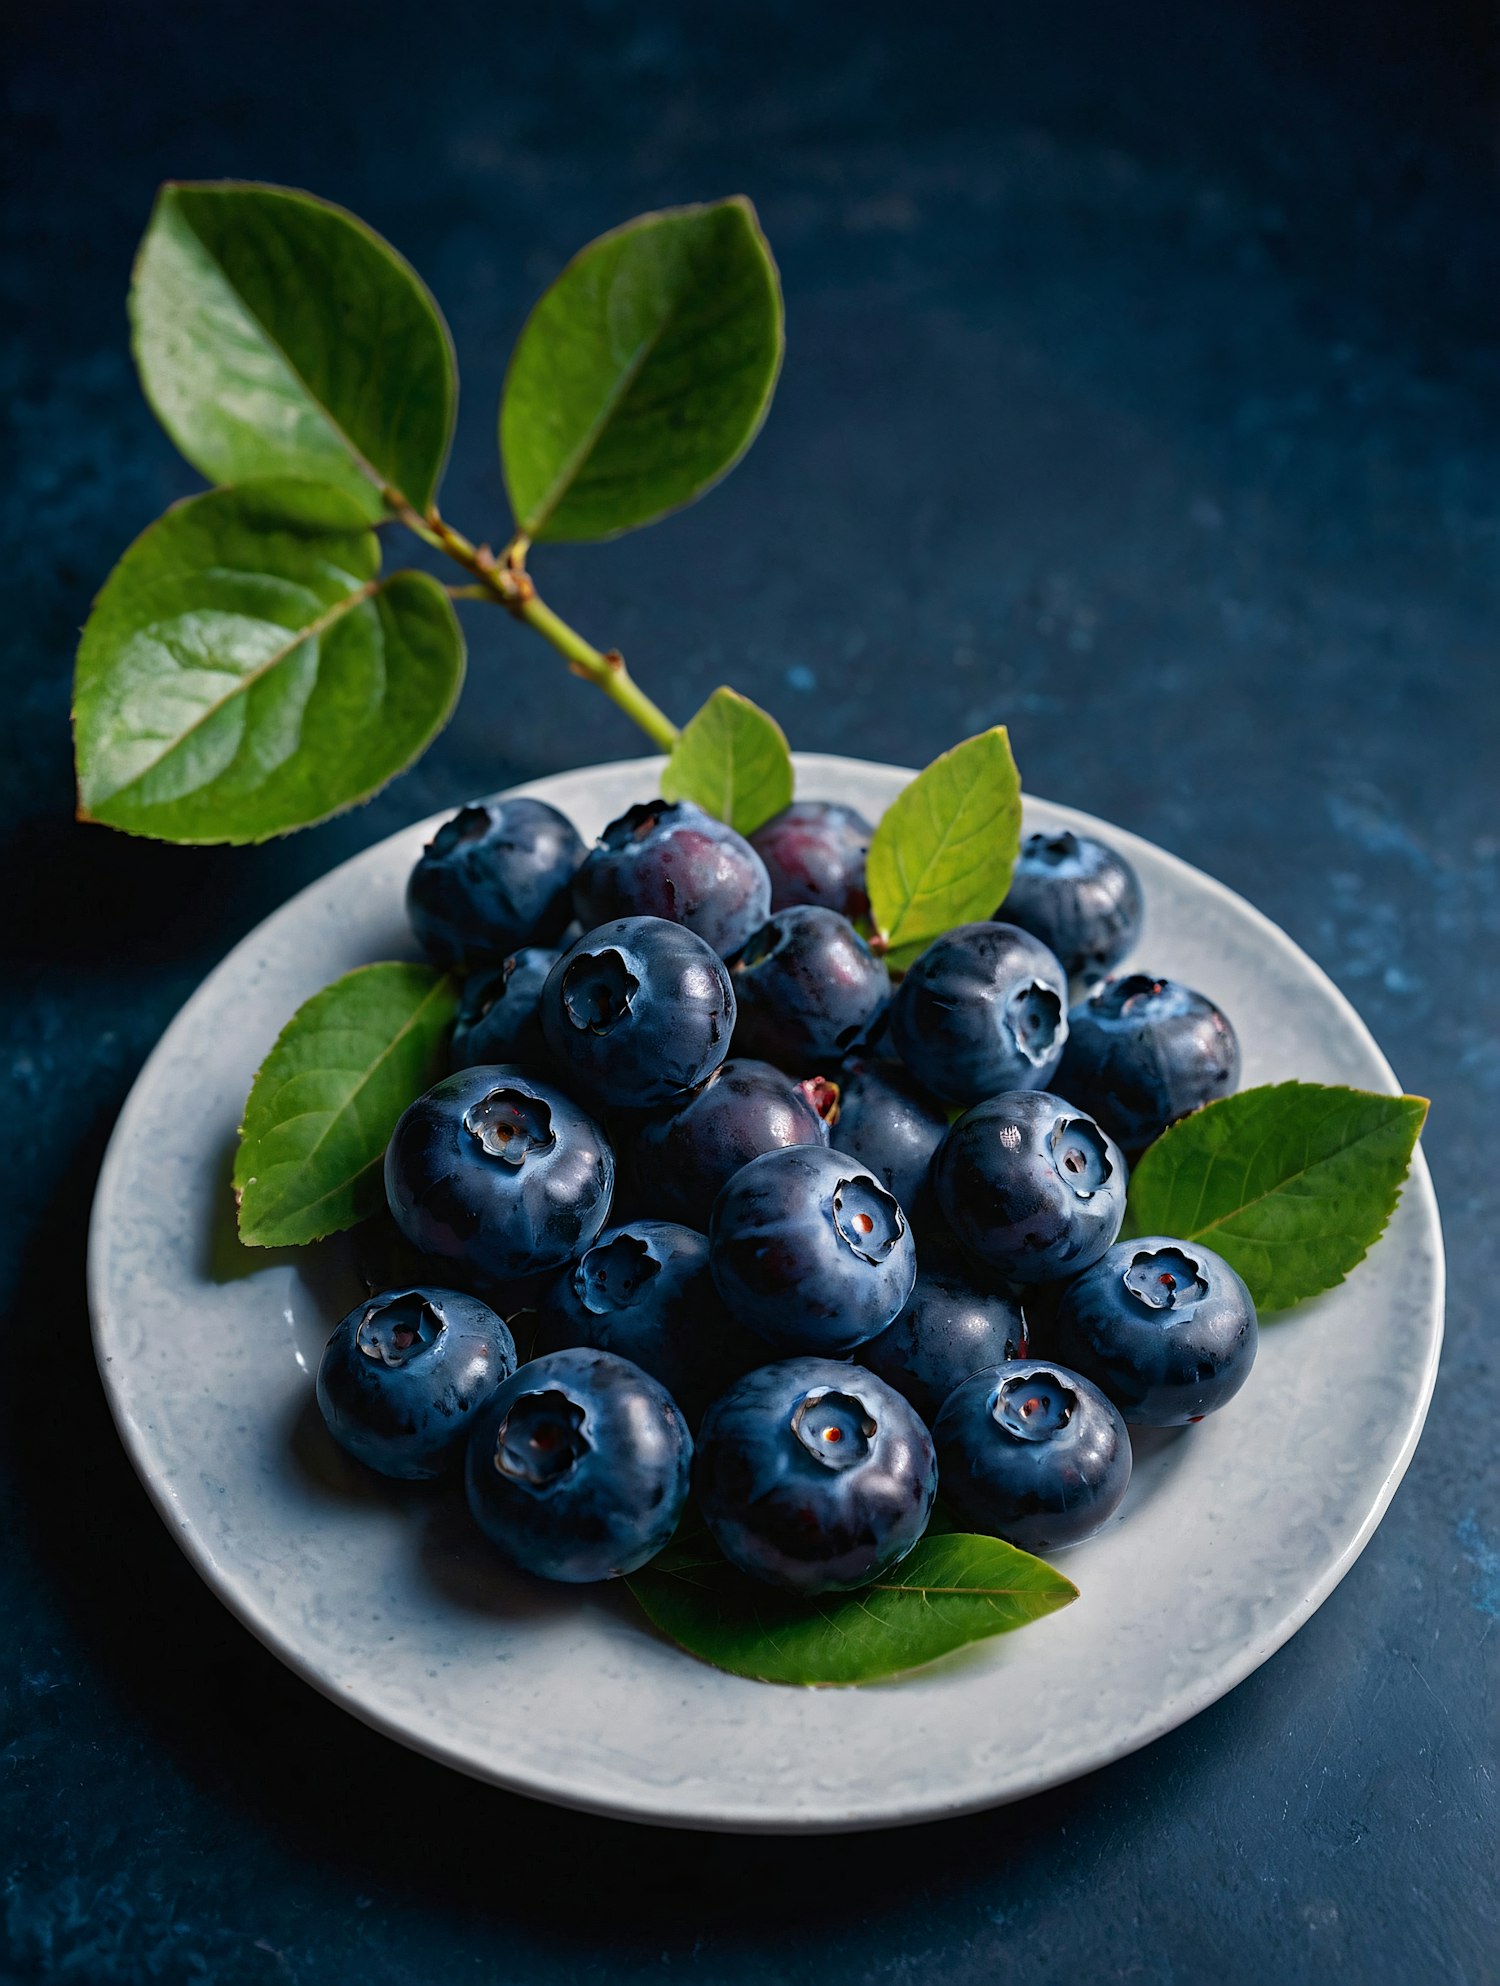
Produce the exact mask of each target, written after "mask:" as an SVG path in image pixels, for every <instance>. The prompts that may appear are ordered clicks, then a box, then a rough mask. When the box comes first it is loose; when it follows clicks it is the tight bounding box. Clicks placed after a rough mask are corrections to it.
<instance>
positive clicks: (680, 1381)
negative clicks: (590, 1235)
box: [533, 1220, 766, 1426]
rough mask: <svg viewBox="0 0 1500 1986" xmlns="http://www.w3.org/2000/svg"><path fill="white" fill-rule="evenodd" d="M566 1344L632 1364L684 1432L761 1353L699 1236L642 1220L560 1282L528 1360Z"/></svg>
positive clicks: (604, 1240) (589, 1253)
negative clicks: (727, 1298)
mask: <svg viewBox="0 0 1500 1986" xmlns="http://www.w3.org/2000/svg"><path fill="white" fill-rule="evenodd" d="M574 1345H592V1346H593V1347H594V1348H595V1349H596V1350H598V1351H603V1352H614V1353H615V1354H616V1355H617V1356H618V1357H620V1358H628V1359H630V1360H632V1361H633V1362H634V1363H635V1364H636V1365H638V1366H640V1368H641V1369H642V1371H643V1372H649V1373H650V1374H651V1377H652V1378H653V1379H656V1380H659V1381H660V1382H661V1384H662V1385H663V1386H665V1387H666V1389H667V1391H668V1392H669V1393H670V1394H671V1396H672V1398H673V1399H674V1400H675V1401H676V1402H677V1404H678V1406H680V1407H681V1408H682V1410H683V1413H684V1414H685V1415H686V1417H687V1420H688V1424H689V1426H691V1425H693V1424H694V1423H695V1422H696V1421H698V1420H699V1419H700V1418H701V1416H702V1413H703V1409H704V1408H705V1407H706V1406H707V1405H708V1403H709V1401H710V1400H712V1399H715V1398H716V1397H717V1396H718V1395H719V1394H720V1393H722V1392H723V1391H724V1389H725V1387H726V1386H728V1385H729V1384H730V1383H731V1382H732V1381H733V1380H735V1379H737V1378H738V1377H739V1376H740V1374H741V1373H742V1372H747V1371H748V1370H749V1369H750V1367H751V1366H753V1365H759V1364H760V1363H761V1361H762V1360H763V1359H764V1357H765V1351H766V1348H765V1345H764V1343H763V1342H762V1340H761V1339H759V1338H757V1337H755V1336H753V1335H752V1334H751V1333H750V1332H749V1331H745V1330H743V1329H742V1328H741V1327H740V1326H739V1325H738V1324H736V1323H734V1322H733V1320H732V1319H731V1318H730V1316H729V1313H728V1311H727V1310H726V1309H725V1308H724V1304H723V1301H722V1299H721V1298H720V1296H719V1292H718V1290H717V1289H716V1288H715V1287H714V1279H713V1275H712V1273H711V1272H710V1269H709V1266H708V1241H707V1239H706V1237H705V1236H703V1235H701V1234H696V1233H694V1231H693V1229H692V1228H690V1227H680V1226H679V1225H678V1224H677V1223H676V1222H675V1221H650V1220H640V1221H627V1222H625V1223H624V1224H623V1225H622V1226H619V1227H612V1228H608V1229H606V1231H605V1232H604V1233H603V1234H601V1235H600V1237H599V1239H598V1240H597V1241H596V1242H595V1243H594V1245H593V1246H592V1247H591V1248H589V1249H587V1250H585V1252H584V1253H583V1254H582V1255H581V1256H580V1257H579V1258H578V1260H577V1261H576V1262H574V1263H573V1264H572V1265H571V1266H570V1267H568V1268H566V1269H564V1270H563V1271H562V1273H561V1274H560V1275H559V1276H558V1278H557V1281H556V1283H555V1284H554V1285H553V1288H552V1290H551V1292H550V1293H549V1295H548V1296H547V1297H546V1298H545V1300H544V1301H543V1304H542V1309H541V1316H540V1318H539V1320H538V1323H537V1328H536V1335H535V1338H534V1340H533V1355H537V1354H541V1353H544V1352H554V1351H563V1350H566V1349H567V1348H569V1347H570V1346H574Z"/></svg>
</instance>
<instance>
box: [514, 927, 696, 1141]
mask: <svg viewBox="0 0 1500 1986" xmlns="http://www.w3.org/2000/svg"><path fill="white" fill-rule="evenodd" d="M541 1005H542V1032H543V1034H544V1035H545V1036H546V1040H547V1046H548V1047H549V1048H550V1049H551V1050H552V1053H553V1054H554V1055H555V1056H556V1058H557V1061H558V1064H559V1066H560V1067H561V1068H563V1069H565V1070H566V1071H567V1072H568V1075H569V1077H570V1078H571V1079H573V1080H575V1081H576V1082H578V1083H579V1084H580V1085H581V1087H582V1088H583V1089H584V1090H585V1091H586V1092H587V1093H588V1095H589V1096H591V1097H594V1098H597V1099H598V1101H599V1102H601V1103H605V1104H613V1105H616V1106H619V1107H621V1108H628V1109H649V1108H650V1107H651V1106H652V1105H653V1104H661V1103H666V1102H668V1101H669V1100H670V1099H672V1098H676V1097H680V1096H681V1095H682V1094H683V1092H684V1091H685V1090H690V1089H692V1088H694V1087H695V1086H696V1085H697V1084H698V1083H701V1082H703V1081H704V1080H705V1079H706V1078H707V1077H708V1076H709V1075H710V1074H711V1073H712V1072H713V1071H714V1070H715V1069H716V1068H718V1066H719V1064H720V1063H721V1062H722V1061H723V1060H724V1057H725V1056H726V1055H727V1054H728V1053H729V1038H730V1036H731V1034H732V1033H733V1032H734V1012H735V1006H734V988H733V987H732V986H731V984H730V982H729V973H728V970H727V969H726V967H725V965H724V961H723V960H722V959H721V958H720V957H719V955H718V953H717V952H715V951H714V950H713V948H712V947H711V946H710V945H708V944H706V943H705V942H704V941H703V939H702V938H700V937H698V936H696V935H695V934H694V933H693V932H692V931H689V930H687V929H686V928H685V927H684V926H683V925H681V924H673V923H669V922H668V921H667V920H666V919H665V918H661V917H622V918H620V919H618V920H617V921H616V922H615V923H613V924H604V925H601V926H599V928H598V929H597V930H593V931H586V932H585V933H584V935H583V936H582V937H581V938H580V939H579V940H578V942H577V944H576V945H574V946H573V947H572V949H571V950H569V951H566V952H564V953H563V955H562V957H561V958H560V959H559V960H558V962H557V964H556V965H555V966H554V967H553V968H552V971H551V972H550V973H549V974H548V977H547V983H546V985H545V986H544V987H543V989H542V1002H541Z"/></svg>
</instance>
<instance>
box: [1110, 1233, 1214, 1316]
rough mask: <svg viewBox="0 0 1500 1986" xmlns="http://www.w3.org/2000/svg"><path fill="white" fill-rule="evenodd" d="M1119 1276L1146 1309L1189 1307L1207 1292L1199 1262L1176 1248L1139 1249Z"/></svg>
mask: <svg viewBox="0 0 1500 1986" xmlns="http://www.w3.org/2000/svg"><path fill="white" fill-rule="evenodd" d="M1121 1280H1122V1281H1123V1283H1124V1285H1125V1287H1126V1289H1127V1290H1129V1292H1130V1294H1131V1295H1132V1296H1133V1297H1134V1298H1135V1300H1136V1302H1137V1303H1141V1304H1144V1305H1145V1306H1146V1308H1147V1309H1148V1310H1191V1309H1193V1308H1194V1306H1195V1305H1196V1304H1198V1303H1201V1302H1202V1300H1203V1298H1204V1297H1206V1296H1207V1295H1208V1284H1207V1283H1206V1282H1205V1281H1204V1279H1203V1270H1202V1267H1201V1265H1200V1264H1199V1263H1197V1262H1195V1261H1194V1260H1193V1258H1192V1257H1191V1256H1190V1255H1188V1254H1187V1253H1185V1252H1184V1250H1182V1249H1180V1248H1156V1249H1142V1250H1141V1252H1140V1253H1139V1254H1138V1255H1135V1256H1132V1258H1131V1261H1130V1266H1129V1268H1127V1269H1126V1271H1125V1274H1124V1276H1123V1277H1122V1278H1121Z"/></svg>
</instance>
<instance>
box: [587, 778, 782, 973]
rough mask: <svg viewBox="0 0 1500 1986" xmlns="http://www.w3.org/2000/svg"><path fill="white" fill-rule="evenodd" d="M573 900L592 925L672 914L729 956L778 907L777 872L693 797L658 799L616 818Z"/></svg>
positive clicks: (588, 861) (595, 849) (601, 839)
mask: <svg viewBox="0 0 1500 1986" xmlns="http://www.w3.org/2000/svg"><path fill="white" fill-rule="evenodd" d="M573 901H574V904H575V906H576V908H577V911H578V917H579V920H580V922H581V923H582V924H583V926H584V928H585V930H588V929H591V928H592V927H593V926H594V925H596V924H604V923H607V922H608V921H609V919H611V918H613V917H665V918H669V919H670V920H671V921H672V922H673V923H674V924H685V925H686V926H687V928H688V930H690V931H696V932H697V934H698V936H699V937H700V938H702V939H704V940H705V941H706V942H707V943H708V944H710V945H712V946H713V948H714V950H715V951H716V952H718V953H719V954H720V956H721V957H723V958H728V957H730V955H731V954H732V953H734V952H737V951H738V950H739V948H740V946H741V945H743V944H744V942H745V940H746V939H747V938H748V937H749V936H750V933H751V932H752V931H755V930H758V929H759V927H760V926H761V925H762V924H764V923H765V921H766V919H767V917H768V916H769V915H770V914H771V879H770V877H769V876H767V874H766V865H765V863H764V862H762V861H761V859H760V857H759V856H758V855H757V854H756V852H755V850H754V849H753V848H752V847H751V846H750V844H749V842H748V841H746V839H745V837H744V836H743V835H742V834H736V833H735V831H734V829H733V828H731V827H726V826H725V825H724V823H723V822H722V821H716V820H715V819H714V817H713V815H712V814H707V813H705V812H704V811H703V809H702V808H701V807H696V806H694V805H693V803H692V801H691V800H652V801H651V802H649V804H647V805H645V806H641V807H632V808H631V809H630V811H629V812H628V813H624V814H621V816H620V818H619V819H618V820H616V821H611V822H610V824H609V826H608V827H607V828H606V829H605V830H604V833H603V834H602V835H601V836H600V838H599V841H598V844H597V846H596V847H595V848H594V850H593V852H592V853H591V854H590V855H589V857H588V859H587V860H586V861H585V863H584V865H583V867H582V868H581V869H580V870H579V871H578V874H577V876H576V878H575V879H574V883H573Z"/></svg>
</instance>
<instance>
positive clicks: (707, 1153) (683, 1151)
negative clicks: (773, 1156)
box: [629, 1057, 839, 1229]
mask: <svg viewBox="0 0 1500 1986" xmlns="http://www.w3.org/2000/svg"><path fill="white" fill-rule="evenodd" d="M838 1094H839V1092H838V1090H837V1089H836V1087H835V1086H834V1085H833V1084H832V1083H827V1082H824V1081H823V1080H822V1079H821V1078H820V1077H817V1076H811V1077H809V1078H808V1079H807V1081H806V1082H802V1083H799V1082H796V1081H794V1080H793V1078H792V1077H790V1076H787V1075H783V1073H782V1072H781V1070H780V1069H773V1068H772V1067H771V1065H770V1063H769V1062H755V1061H749V1060H742V1059H740V1058H738V1057H734V1058H731V1060H729V1061H728V1062H722V1063H720V1065H719V1067H718V1068H717V1069H715V1070H714V1072H713V1074H712V1075H711V1076H710V1077H709V1078H708V1080H707V1082H705V1083H702V1084H700V1085H699V1087H698V1088H697V1089H695V1090H691V1091H689V1093H688V1094H687V1096H685V1097H684V1098H683V1099H682V1100H681V1101H680V1102H678V1103H673V1104H667V1105H665V1106H664V1107H663V1108H662V1109H661V1110H659V1111H655V1112H653V1113H652V1114H651V1115H650V1116H649V1117H644V1118H642V1119H640V1120H639V1121H638V1122H637V1124H636V1126H635V1132H634V1137H633V1138H632V1140H631V1143H630V1147H629V1153H630V1175H631V1180H632V1183H633V1185H634V1187H635V1189H636V1192H637V1194H638V1196H639V1198H640V1199H641V1200H642V1201H643V1202H644V1203H646V1204H648V1205H650V1206H651V1207H652V1208H653V1209H654V1210H655V1211H657V1212H659V1213H662V1214H665V1215H667V1216H668V1217H669V1218H671V1219H672V1220H678V1221H686V1222H687V1223H688V1224H689V1226H692V1227H697V1228H701V1229H706V1228H707V1226H708V1222H709V1217H710V1216H711V1214H712V1213H713V1208H714V1201H715V1200H716V1199H717V1198H718V1196H719V1192H720V1190H721V1188H723V1187H724V1186H726V1185H728V1183H729V1181H730V1180H731V1179H732V1178H733V1177H734V1175H735V1173H737V1172H738V1171H739V1169H740V1167H741V1166H742V1165H748V1164H749V1163H750V1161H751V1159H753V1158H759V1157H760V1155H761V1153H762V1152H774V1151H779V1150H780V1149H781V1147H782V1146H783V1145H826V1144H827V1143H828V1124H827V1113H828V1112H829V1111H831V1110H833V1109H834V1108H835V1107H836V1105H837V1099H838Z"/></svg>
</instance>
